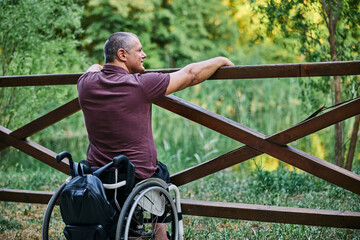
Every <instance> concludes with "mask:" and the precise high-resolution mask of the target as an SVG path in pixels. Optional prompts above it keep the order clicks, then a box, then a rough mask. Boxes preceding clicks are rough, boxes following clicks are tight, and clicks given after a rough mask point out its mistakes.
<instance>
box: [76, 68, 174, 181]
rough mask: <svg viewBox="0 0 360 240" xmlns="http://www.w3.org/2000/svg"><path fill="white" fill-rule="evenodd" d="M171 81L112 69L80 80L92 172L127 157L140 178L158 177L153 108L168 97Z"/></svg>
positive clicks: (79, 87)
mask: <svg viewBox="0 0 360 240" xmlns="http://www.w3.org/2000/svg"><path fill="white" fill-rule="evenodd" d="M169 81H170V75H169V74H161V73H147V74H129V73H128V72H127V71H126V70H125V69H123V68H121V67H118V66H114V65H109V64H105V65H104V67H103V70H102V71H101V72H87V73H85V74H84V75H82V76H81V77H80V78H79V81H78V84H77V89H78V94H79V103H80V106H81V109H82V111H83V114H84V118H85V124H86V129H87V132H88V137H89V147H88V151H87V160H88V161H89V163H90V165H91V166H93V167H101V166H103V165H105V164H107V163H109V162H110V161H111V160H112V159H113V158H114V157H115V156H117V155H119V154H125V155H126V156H128V157H129V159H130V160H131V162H132V163H133V164H134V165H135V176H136V177H137V178H140V179H144V178H148V177H151V176H152V175H153V174H154V172H155V170H156V168H157V162H158V160H157V151H156V148H155V144H154V139H153V134H152V126H151V109H152V108H151V107H152V101H153V100H154V99H155V98H158V97H161V96H164V95H165V92H166V89H167V87H168V85H169Z"/></svg>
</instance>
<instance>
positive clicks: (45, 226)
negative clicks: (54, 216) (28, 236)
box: [42, 183, 66, 240]
mask: <svg viewBox="0 0 360 240" xmlns="http://www.w3.org/2000/svg"><path fill="white" fill-rule="evenodd" d="M65 186H66V183H63V184H62V185H61V186H60V187H59V188H58V190H56V192H55V193H54V195H52V197H51V198H50V201H49V203H48V205H47V207H46V210H45V214H44V219H43V224H42V239H43V240H48V239H49V225H50V218H51V213H52V211H53V209H54V207H55V204H56V202H57V200H58V199H59V197H60V194H61V193H62V191H63V190H64V188H65Z"/></svg>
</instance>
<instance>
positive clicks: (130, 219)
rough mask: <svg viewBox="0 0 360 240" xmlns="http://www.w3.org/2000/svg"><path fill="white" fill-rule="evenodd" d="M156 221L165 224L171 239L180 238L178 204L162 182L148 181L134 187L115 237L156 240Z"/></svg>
mask: <svg viewBox="0 0 360 240" xmlns="http://www.w3.org/2000/svg"><path fill="white" fill-rule="evenodd" d="M154 223H164V224H166V230H167V232H168V238H169V239H176V240H177V239H178V232H179V222H178V215H177V211H176V207H175V203H174V201H173V199H172V197H171V195H170V194H169V192H168V191H167V190H166V189H165V188H163V187H162V186H161V185H160V184H159V183H156V182H146V183H143V184H141V185H139V186H137V187H135V188H134V190H133V191H132V192H131V193H130V195H129V196H128V198H127V199H126V201H125V203H124V205H123V208H122V210H121V213H120V216H119V220H118V223H117V229H116V239H117V240H119V239H124V240H127V239H138V238H139V239H155V232H154V231H153V224H154Z"/></svg>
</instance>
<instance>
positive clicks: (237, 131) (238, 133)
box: [156, 96, 360, 194]
mask: <svg viewBox="0 0 360 240" xmlns="http://www.w3.org/2000/svg"><path fill="white" fill-rule="evenodd" d="M156 104H157V105H159V106H161V107H164V108H166V109H171V111H173V112H175V113H177V114H179V115H181V116H184V117H186V118H188V119H191V120H193V121H195V122H197V123H200V124H201V125H203V126H206V127H208V128H210V129H212V130H214V131H217V132H219V133H221V134H224V135H226V136H228V137H230V138H232V139H234V140H237V141H239V142H242V143H244V144H246V145H248V146H249V147H252V148H254V149H256V150H258V151H261V152H264V153H267V154H269V155H271V156H273V157H275V158H277V159H280V160H282V161H284V162H286V163H288V164H291V165H293V166H295V167H297V168H300V169H302V170H304V171H306V172H308V173H311V174H313V175H315V176H318V177H320V178H322V179H324V180H326V181H329V182H331V183H334V184H336V185H338V186H340V187H343V188H345V189H347V190H350V191H352V192H354V193H357V194H360V176H359V175H356V174H354V173H352V172H350V171H347V170H345V169H343V168H340V167H338V166H336V165H334V164H331V163H329V162H326V161H324V160H321V159H319V158H316V157H314V156H311V155H310V154H307V153H305V152H302V151H300V150H297V149H295V148H292V147H289V146H280V145H278V144H276V143H273V142H270V141H267V140H266V137H265V136H264V135H263V134H261V133H258V132H256V131H254V130H252V129H250V128H247V127H245V126H243V125H241V124H238V123H236V122H234V121H232V120H230V119H227V118H225V117H223V116H220V115H217V114H215V113H212V112H210V111H208V110H206V109H203V108H201V107H199V106H196V105H194V104H191V103H189V102H186V101H184V100H182V99H180V98H177V97H175V96H168V97H165V98H161V99H158V100H157V101H156Z"/></svg>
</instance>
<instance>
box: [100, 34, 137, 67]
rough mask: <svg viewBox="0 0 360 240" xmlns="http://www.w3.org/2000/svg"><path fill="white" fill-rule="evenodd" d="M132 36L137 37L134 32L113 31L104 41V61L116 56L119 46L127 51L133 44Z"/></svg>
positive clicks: (110, 60) (111, 60) (109, 60)
mask: <svg viewBox="0 0 360 240" xmlns="http://www.w3.org/2000/svg"><path fill="white" fill-rule="evenodd" d="M134 37H135V38H138V37H137V36H136V35H135V34H133V33H129V32H116V33H113V34H112V35H111V36H110V37H109V38H108V40H107V41H106V42H105V46H104V55H105V63H110V62H113V61H114V60H115V58H116V54H117V51H118V50H119V49H120V48H123V49H125V50H126V51H127V52H128V51H130V49H131V48H132V47H133V46H134V41H132V39H133V38H134Z"/></svg>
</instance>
